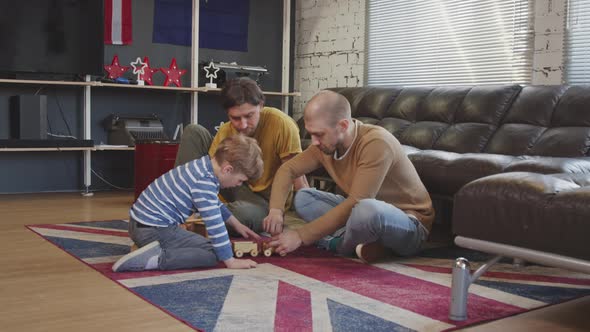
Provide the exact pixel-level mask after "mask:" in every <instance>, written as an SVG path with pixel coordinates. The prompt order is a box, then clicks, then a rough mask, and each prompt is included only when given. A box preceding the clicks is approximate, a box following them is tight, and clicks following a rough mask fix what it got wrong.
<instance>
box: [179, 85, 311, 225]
mask: <svg viewBox="0 0 590 332" xmlns="http://www.w3.org/2000/svg"><path fill="white" fill-rule="evenodd" d="M221 102H222V106H223V108H224V109H225V110H226V111H227V115H228V117H229V122H226V123H224V124H223V125H222V126H221V127H220V128H219V131H218V132H217V134H216V135H215V137H214V138H212V137H211V134H210V133H209V131H208V130H207V129H205V128H204V127H202V126H200V125H197V124H191V125H188V126H187V127H186V128H185V130H184V133H183V135H182V138H181V142H180V147H179V149H178V154H177V157H176V166H178V165H182V164H184V163H186V162H188V161H191V160H194V159H198V158H200V157H202V156H204V155H206V154H207V153H209V155H213V154H214V152H215V151H216V150H217V146H218V145H219V143H220V142H221V141H223V139H224V138H226V137H229V136H233V135H236V134H242V135H246V136H249V137H252V138H254V139H255V140H256V141H257V142H258V145H259V146H260V148H261V149H262V160H263V161H264V170H263V172H262V176H261V177H260V178H259V179H258V180H255V181H250V182H248V183H247V184H244V185H242V186H240V187H237V188H235V189H227V190H222V191H221V192H220V193H221V196H222V197H223V198H224V199H225V200H226V201H227V204H226V205H227V207H228V208H229V210H230V211H231V213H232V214H233V215H234V216H235V217H236V218H237V219H238V220H239V221H240V222H241V223H242V224H244V225H246V226H248V227H249V228H250V229H252V230H253V231H255V232H262V220H263V219H264V217H265V216H266V215H267V213H268V200H269V198H270V188H271V185H272V181H273V177H274V175H275V173H276V172H277V170H278V169H279V167H280V166H281V164H282V163H284V162H286V161H287V160H289V159H291V158H292V157H293V156H295V155H296V154H298V153H300V152H301V141H300V138H299V129H298V128H297V124H296V123H295V121H294V120H293V119H292V118H290V117H289V116H288V115H287V114H285V113H283V112H281V111H280V110H278V109H276V108H273V107H265V106H264V102H265V98H264V94H263V93H262V91H261V90H260V88H259V87H258V85H257V84H256V82H255V81H253V80H252V79H250V78H247V77H240V78H236V79H232V80H229V81H227V82H226V83H225V85H224V86H223V89H222V90H221ZM291 184H292V185H293V186H294V189H295V190H299V189H301V188H306V187H308V186H309V185H308V184H307V180H306V179H305V177H304V176H302V177H298V178H295V179H293V181H291ZM289 188H291V186H289ZM289 190H290V189H289ZM281 208H282V209H284V208H285V204H283V206H282V207H281Z"/></svg>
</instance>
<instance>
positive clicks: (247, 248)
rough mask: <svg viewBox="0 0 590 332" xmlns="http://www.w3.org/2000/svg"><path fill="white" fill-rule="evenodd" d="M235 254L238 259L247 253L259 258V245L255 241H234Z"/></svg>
mask: <svg viewBox="0 0 590 332" xmlns="http://www.w3.org/2000/svg"><path fill="white" fill-rule="evenodd" d="M233 249H234V253H235V254H236V257H238V258H239V257H242V256H244V254H245V253H250V256H252V257H256V256H258V243H256V242H254V241H234V243H233Z"/></svg>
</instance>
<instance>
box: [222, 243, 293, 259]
mask: <svg viewBox="0 0 590 332" xmlns="http://www.w3.org/2000/svg"><path fill="white" fill-rule="evenodd" d="M232 248H233V250H234V254H235V255H236V257H238V258H239V257H242V256H244V254H246V253H249V254H250V256H252V257H256V256H258V254H259V253H262V254H263V255H264V256H266V257H270V256H272V254H274V252H275V248H273V247H271V246H270V244H269V242H268V241H261V242H259V243H258V242H256V241H250V240H236V241H232ZM281 256H285V255H281Z"/></svg>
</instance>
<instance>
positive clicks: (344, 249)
mask: <svg viewBox="0 0 590 332" xmlns="http://www.w3.org/2000/svg"><path fill="white" fill-rule="evenodd" d="M344 200H345V198H344V197H342V196H341V195H336V194H332V193H328V192H325V191H320V190H317V189H314V188H306V189H302V190H299V191H298V192H297V194H296V195H295V200H294V205H295V211H296V212H297V214H299V216H300V217H301V218H303V219H304V220H305V221H306V222H310V221H313V220H315V219H317V218H319V217H321V216H322V215H324V214H325V213H326V212H328V211H329V210H330V209H332V208H334V207H335V206H336V205H338V204H340V203H341V202H342V201H344ZM342 231H344V235H342V236H343V238H342V241H341V242H340V246H339V247H338V248H337V251H338V253H340V254H343V255H352V254H354V253H355V249H356V246H357V245H358V244H361V243H362V244H364V243H371V242H375V241H380V242H381V243H382V244H383V245H384V246H385V247H387V248H390V249H391V250H392V251H393V252H394V253H395V254H397V255H400V256H410V255H413V254H415V253H416V252H418V250H420V246H421V245H422V242H424V241H425V240H426V237H427V236H428V232H427V230H426V228H424V226H423V225H422V224H421V223H420V222H419V221H418V220H417V219H416V218H415V217H414V216H410V215H408V214H406V213H405V212H403V211H402V210H400V209H398V208H397V207H395V206H393V205H391V204H389V203H386V202H383V201H379V200H376V199H363V200H360V201H359V202H358V203H357V204H356V205H355V206H354V207H353V209H352V212H351V213H350V217H349V218H348V220H347V221H346V226H345V227H343V229H341V230H338V231H336V233H335V235H336V236H339V235H340V234H342Z"/></svg>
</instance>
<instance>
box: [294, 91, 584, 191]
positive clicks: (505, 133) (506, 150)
mask: <svg viewBox="0 0 590 332" xmlns="http://www.w3.org/2000/svg"><path fill="white" fill-rule="evenodd" d="M331 90H333V91H336V92H338V93H340V94H342V95H344V96H345V97H346V98H347V99H348V100H349V102H350V104H351V108H352V116H353V117H354V118H356V119H359V120H361V121H363V122H364V123H371V124H376V125H379V126H382V127H384V128H386V129H387V130H389V131H390V132H391V133H392V134H393V135H394V136H396V137H397V139H398V140H399V141H400V143H401V144H402V145H403V146H404V148H405V150H406V152H407V154H408V156H409V158H410V160H411V161H412V162H413V163H414V166H415V167H416V170H417V171H418V173H419V174H420V177H421V178H422V181H423V182H424V184H425V185H426V187H427V189H428V191H429V192H430V193H431V195H433V196H435V197H443V198H449V199H452V197H453V196H454V195H455V193H457V191H458V190H459V189H460V188H462V187H463V186H464V185H465V184H467V183H469V182H471V181H473V180H476V179H479V178H482V177H485V176H488V175H493V174H498V173H505V172H518V171H523V172H534V173H541V174H553V173H575V174H578V173H582V174H589V173H590V154H589V152H590V87H567V86H527V87H521V86H518V85H508V86H473V87H453V88H448V87H438V88H435V87H432V88H395V87H394V88H370V87H366V88H365V87H362V88H333V89H331ZM298 123H299V127H300V130H301V137H302V142H303V145H304V146H307V145H309V135H308V134H307V133H306V132H305V127H304V125H303V121H302V119H300V120H299V122H298Z"/></svg>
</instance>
